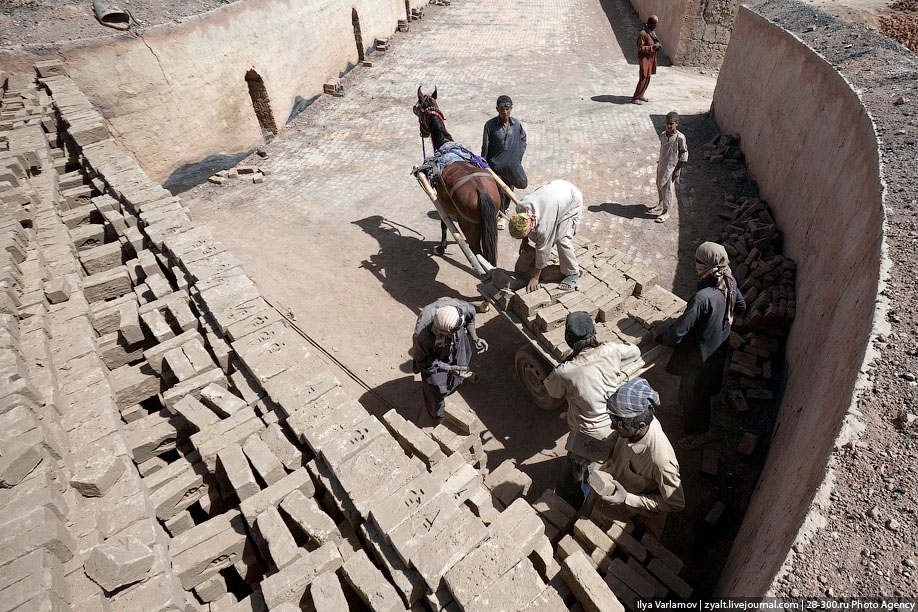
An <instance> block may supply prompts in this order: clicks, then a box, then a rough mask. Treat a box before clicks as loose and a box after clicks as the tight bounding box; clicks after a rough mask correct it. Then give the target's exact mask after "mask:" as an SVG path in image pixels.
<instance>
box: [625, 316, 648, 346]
mask: <svg viewBox="0 0 918 612" xmlns="http://www.w3.org/2000/svg"><path fill="white" fill-rule="evenodd" d="M617 325H618V329H617V330H616V333H617V334H618V336H619V337H620V338H621V339H622V341H623V342H627V343H630V344H635V345H637V346H640V347H642V348H643V347H645V346H647V345H649V344H650V342H651V340H652V336H651V333H650V330H648V329H646V328H645V327H644V326H643V325H641V324H640V323H638V322H637V321H635V320H634V319H630V318H629V319H625V320H623V321H621V322H620V323H618V324H617Z"/></svg>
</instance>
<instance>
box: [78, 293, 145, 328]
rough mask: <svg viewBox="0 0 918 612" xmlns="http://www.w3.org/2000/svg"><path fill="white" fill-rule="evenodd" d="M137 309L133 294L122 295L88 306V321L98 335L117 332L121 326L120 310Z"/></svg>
mask: <svg viewBox="0 0 918 612" xmlns="http://www.w3.org/2000/svg"><path fill="white" fill-rule="evenodd" d="M132 304H133V309H134V310H136V309H137V300H136V298H135V297H134V295H133V294H131V295H124V296H121V297H120V298H115V299H113V300H109V301H107V302H96V303H95V304H90V320H91V321H92V327H93V329H95V330H96V333H98V334H99V335H103V334H107V333H111V332H117V331H118V330H119V327H120V326H121V318H122V314H121V309H122V308H125V307H126V308H128V309H130V308H131V305H132Z"/></svg>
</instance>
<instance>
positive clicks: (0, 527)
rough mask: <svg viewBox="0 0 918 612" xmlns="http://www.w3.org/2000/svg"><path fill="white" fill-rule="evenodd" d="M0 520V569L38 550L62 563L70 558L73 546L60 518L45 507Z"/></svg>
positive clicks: (72, 541) (73, 543)
mask: <svg viewBox="0 0 918 612" xmlns="http://www.w3.org/2000/svg"><path fill="white" fill-rule="evenodd" d="M0 520H2V523H0V566H2V565H4V564H6V563H8V562H10V561H13V560H14V559H17V558H19V557H21V556H23V555H25V554H26V553H28V552H31V551H33V550H37V549H39V548H44V549H45V550H47V551H48V552H50V553H51V554H52V555H54V556H55V557H57V559H58V560H60V561H61V562H62V563H66V562H67V561H70V559H72V558H73V551H74V550H75V549H76V543H75V542H74V540H73V538H72V536H71V535H70V533H69V531H68V530H67V527H66V526H65V525H64V524H63V522H62V521H61V519H60V517H58V516H57V514H55V513H54V512H52V511H51V510H49V509H48V508H46V507H45V506H41V507H38V508H35V509H34V510H30V511H29V512H27V513H25V514H20V515H18V516H16V517H7V518H6V519H0Z"/></svg>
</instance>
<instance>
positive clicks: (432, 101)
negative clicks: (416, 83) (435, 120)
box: [411, 87, 443, 138]
mask: <svg viewBox="0 0 918 612" xmlns="http://www.w3.org/2000/svg"><path fill="white" fill-rule="evenodd" d="M411 111H412V112H413V113H414V114H415V115H417V117H418V125H419V126H420V128H421V138H430V126H429V125H428V124H427V119H428V117H430V115H436V116H438V117H439V118H440V120H441V121H442V120H443V113H442V112H440V107H439V106H438V105H437V88H436V87H434V90H433V93H432V94H429V95H428V94H425V93H423V92H422V91H421V88H420V87H418V101H417V103H416V104H415V105H414V106H413V107H412V109H411Z"/></svg>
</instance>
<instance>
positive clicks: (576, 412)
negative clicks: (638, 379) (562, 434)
mask: <svg viewBox="0 0 918 612" xmlns="http://www.w3.org/2000/svg"><path fill="white" fill-rule="evenodd" d="M564 340H565V342H567V345H568V346H569V347H571V352H570V353H569V354H568V355H567V356H565V358H564V359H563V360H562V361H561V363H560V364H559V365H558V367H556V368H555V369H554V371H552V373H551V374H549V375H548V377H547V378H546V379H545V381H544V385H545V390H546V391H547V392H548V394H549V395H551V396H552V397H557V398H564V399H566V400H567V424H568V427H570V430H571V432H570V434H569V436H568V438H569V444H568V454H567V457H566V458H565V460H564V467H563V468H562V470H561V473H560V474H559V475H558V480H557V482H556V484H555V492H556V493H557V494H558V495H559V496H560V497H561V498H563V499H564V500H565V501H567V503H569V504H570V505H572V506H573V507H574V508H580V506H581V505H582V504H583V501H584V493H583V483H584V482H586V480H587V477H588V475H589V468H590V464H591V463H593V459H594V458H593V457H586V456H584V453H583V452H582V451H580V452H577V451H578V448H580V447H582V445H577V446H574V445H572V444H571V443H570V441H571V439H572V438H574V437H576V436H578V435H579V434H583V435H585V436H587V437H588V438H589V439H590V440H588V442H589V441H591V440H596V441H606V445H607V446H608V448H611V444H612V440H610V439H609V438H610V436H612V434H613V431H614V429H613V427H612V420H611V419H610V417H609V412H608V410H607V409H606V400H607V399H608V398H609V397H610V396H611V395H612V394H613V393H614V392H615V390H616V389H617V388H618V386H619V384H621V382H622V380H623V379H624V376H623V375H622V366H623V365H626V364H628V363H631V362H633V361H635V360H637V359H638V358H639V357H640V356H641V351H640V349H638V347H636V346H634V345H633V344H617V343H614V342H599V340H597V339H596V326H595V325H594V324H593V319H592V317H590V315H589V313H586V312H572V313H570V314H569V315H567V319H566V320H565V323H564ZM597 446H599V445H597ZM608 456H609V455H608V451H606V453H605V456H604V457H602V458H601V459H600V460H599V461H600V462H602V461H605V459H606V458H608Z"/></svg>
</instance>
